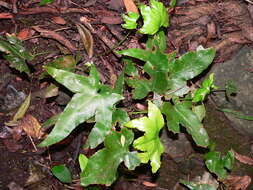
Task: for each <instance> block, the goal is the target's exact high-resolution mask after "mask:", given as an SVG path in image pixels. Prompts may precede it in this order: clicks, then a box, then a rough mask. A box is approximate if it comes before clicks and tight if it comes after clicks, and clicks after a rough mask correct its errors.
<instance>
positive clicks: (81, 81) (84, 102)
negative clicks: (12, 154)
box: [39, 67, 123, 148]
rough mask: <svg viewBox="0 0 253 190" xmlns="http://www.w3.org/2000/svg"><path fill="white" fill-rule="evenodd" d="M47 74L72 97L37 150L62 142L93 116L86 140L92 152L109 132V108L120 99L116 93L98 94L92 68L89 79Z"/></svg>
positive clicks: (52, 70) (54, 71) (53, 72)
mask: <svg viewBox="0 0 253 190" xmlns="http://www.w3.org/2000/svg"><path fill="white" fill-rule="evenodd" d="M47 71H48V72H49V74H50V75H51V76H53V77H54V78H55V79H56V80H57V81H58V82H59V83H61V84H63V85H64V86H65V87H67V88H68V89H70V90H71V91H72V92H75V93H76V94H75V95H74V96H73V97H72V99H71V101H70V102H69V103H68V105H67V106H66V107H65V109H64V111H63V112H62V113H61V114H60V116H59V118H58V120H57V122H56V124H55V127H54V129H53V130H52V131H51V133H50V134H49V135H48V136H47V138H46V139H45V140H44V141H43V142H42V143H41V144H40V145H39V146H49V145H52V144H55V143H57V142H59V141H61V140H63V139H64V138H65V137H67V136H68V135H69V134H70V133H71V132H72V131H73V130H74V129H75V128H76V127H77V126H78V125H79V124H80V123H83V122H85V121H87V120H88V119H90V118H91V117H93V116H95V120H96V124H95V126H94V128H93V129H92V131H91V133H90V135H89V137H88V140H87V145H88V146H90V147H91V148H95V147H96V146H97V145H98V144H100V143H101V142H103V140H104V138H105V136H106V135H107V134H108V133H109V132H110V129H111V127H112V110H113V105H114V104H115V103H116V102H118V101H119V100H121V99H122V98H123V97H122V96H121V95H119V94H116V93H111V92H99V89H100V87H101V85H100V83H99V77H98V72H97V70H96V68H95V67H91V71H90V76H89V77H84V76H81V75H77V74H74V73H71V72H68V71H64V70H60V69H55V68H52V67H48V68H47Z"/></svg>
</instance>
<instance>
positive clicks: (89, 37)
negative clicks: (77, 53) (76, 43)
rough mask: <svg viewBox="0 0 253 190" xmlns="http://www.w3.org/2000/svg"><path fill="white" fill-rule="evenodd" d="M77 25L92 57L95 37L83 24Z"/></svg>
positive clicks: (86, 48)
mask: <svg viewBox="0 0 253 190" xmlns="http://www.w3.org/2000/svg"><path fill="white" fill-rule="evenodd" d="M76 27H77V29H78V32H79V34H80V37H81V39H82V42H83V45H84V47H85V50H86V52H87V54H88V56H89V58H92V56H93V48H94V41H93V37H92V35H91V32H90V31H89V30H88V29H87V28H86V27H85V26H83V25H82V24H76Z"/></svg>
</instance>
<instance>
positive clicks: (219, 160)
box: [205, 151, 235, 180]
mask: <svg viewBox="0 0 253 190" xmlns="http://www.w3.org/2000/svg"><path fill="white" fill-rule="evenodd" d="M234 162H235V158H234V154H233V152H232V151H229V152H228V153H227V155H226V156H225V157H222V156H221V153H220V152H216V151H210V152H208V153H207V154H206V155H205V164H206V167H207V168H208V170H209V171H210V172H212V173H215V174H216V175H217V176H218V178H219V179H221V180H222V179H226V177H227V175H228V170H231V169H232V168H233V166H234Z"/></svg>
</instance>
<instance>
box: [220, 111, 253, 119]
mask: <svg viewBox="0 0 253 190" xmlns="http://www.w3.org/2000/svg"><path fill="white" fill-rule="evenodd" d="M220 111H223V112H225V113H229V114H232V115H233V116H234V117H236V118H240V119H245V120H249V121H253V116H252V115H244V114H243V113H242V112H238V111H235V110H231V109H225V108H224V109H221V110H220Z"/></svg>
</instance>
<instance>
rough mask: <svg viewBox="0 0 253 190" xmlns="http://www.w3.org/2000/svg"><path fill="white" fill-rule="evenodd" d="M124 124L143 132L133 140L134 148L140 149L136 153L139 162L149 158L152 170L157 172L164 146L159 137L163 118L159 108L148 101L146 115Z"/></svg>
mask: <svg viewBox="0 0 253 190" xmlns="http://www.w3.org/2000/svg"><path fill="white" fill-rule="evenodd" d="M125 126H126V127H128V128H136V129H138V130H140V131H143V132H145V133H144V136H142V137H139V138H138V139H136V140H135V141H134V148H136V149H138V150H140V151H142V152H141V153H139V154H138V156H139V157H140V159H141V162H142V163H147V162H148V161H149V160H150V161H151V167H152V172H153V173H155V172H157V170H158V169H159V168H160V165H161V154H162V153H163V152H164V146H163V144H162V143H161V141H160V138H159V132H160V130H161V128H162V127H163V126H164V120H163V116H162V114H161V112H160V110H159V108H157V107H156V105H154V104H153V103H151V102H148V117H142V118H139V119H134V120H131V121H129V122H128V123H126V124H125Z"/></svg>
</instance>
